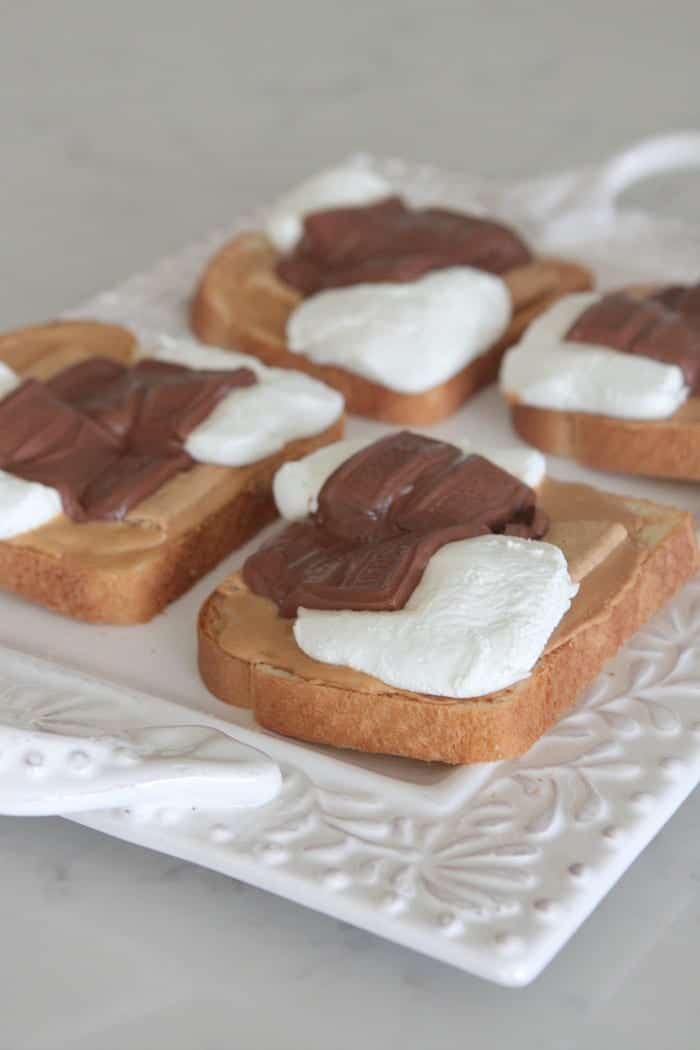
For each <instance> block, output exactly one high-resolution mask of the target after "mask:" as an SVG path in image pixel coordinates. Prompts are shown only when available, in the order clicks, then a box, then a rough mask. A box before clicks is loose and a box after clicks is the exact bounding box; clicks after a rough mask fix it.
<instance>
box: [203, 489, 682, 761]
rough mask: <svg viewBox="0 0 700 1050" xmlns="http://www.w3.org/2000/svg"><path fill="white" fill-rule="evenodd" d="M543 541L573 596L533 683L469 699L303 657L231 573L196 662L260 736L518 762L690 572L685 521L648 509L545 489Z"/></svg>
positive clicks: (210, 611) (281, 623)
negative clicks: (560, 562)
mask: <svg viewBox="0 0 700 1050" xmlns="http://www.w3.org/2000/svg"><path fill="white" fill-rule="evenodd" d="M538 503H539V504H540V505H541V506H543V507H544V509H545V510H546V511H547V513H548V515H549V517H550V522H551V524H550V530H549V532H548V535H547V536H546V537H545V539H548V540H549V541H550V542H553V543H556V544H558V545H559V546H561V547H562V549H563V550H564V551H565V553H566V555H567V560H568V563H569V569H570V572H571V574H572V575H573V576H575V577H578V578H579V579H580V580H581V585H580V588H579V592H578V594H577V595H576V597H575V598H574V600H573V602H572V605H571V608H570V609H569V612H568V613H567V614H566V616H565V617H564V619H563V620H562V621H561V623H560V624H559V626H558V627H557V629H556V630H555V632H554V634H553V635H552V637H551V639H550V641H549V643H548V646H547V648H546V650H545V652H544V653H543V655H542V656H541V657H540V659H539V661H538V662H537V664H536V665H535V668H534V669H533V671H532V673H531V675H530V676H529V677H528V678H526V679H524V680H522V681H520V682H518V683H517V684H515V685H514V686H512V687H510V688H508V689H503V690H501V691H499V692H497V693H493V694H491V695H488V696H482V697H478V698H477V699H473V700H449V699H444V698H438V697H433V696H427V695H423V694H417V693H411V692H407V691H402V690H398V689H395V688H393V687H391V686H387V685H385V684H383V683H382V682H380V681H378V680H377V679H375V678H372V677H371V676H368V675H365V674H361V673H359V672H357V671H353V670H351V669H349V668H346V667H338V666H334V665H330V664H323V663H320V662H318V661H316V660H313V659H311V658H309V657H308V656H306V654H305V653H303V652H302V651H301V650H300V649H299V647H298V646H297V644H296V642H295V640H294V636H293V634H292V624H293V621H292V620H285V619H282V618H281V617H279V616H278V615H277V608H276V606H275V605H274V604H273V603H272V602H271V601H269V600H268V599H266V598H262V597H260V596H258V595H256V594H253V593H252V592H251V591H250V590H248V588H247V587H246V585H245V583H244V582H243V580H242V578H241V576H240V574H234V575H232V576H230V577H229V578H228V579H227V580H225V581H224V582H223V583H222V584H221V585H220V586H219V588H218V589H217V590H216V591H215V592H214V594H212V595H211V596H210V598H209V599H208V600H207V602H206V603H205V605H204V607H203V608H202V611H201V614H200V618H199V667H200V672H201V675H202V677H203V679H204V682H205V683H206V685H207V686H208V688H209V689H210V690H211V691H212V692H213V693H214V694H215V695H216V696H218V697H220V698H221V699H222V700H226V701H228V702H229V703H234V704H238V705H240V706H249V707H252V708H253V709H254V711H255V716H256V718H257V720H258V721H259V723H260V724H261V725H263V726H264V727H266V728H267V729H271V730H274V731H276V732H279V733H283V734H285V735H287V736H292V737H297V738H299V739H302V740H309V741H313V742H316V743H321V744H333V745H336V746H338V747H347V748H355V749H358V750H361V751H367V752H380V753H385V754H394V755H405V756H408V757H411V758H418V759H423V760H426V761H440V762H448V763H452V764H458V763H470V762H488V761H493V760H496V759H501V758H509V757H513V756H515V755H519V754H522V753H523V752H524V751H526V750H527V749H528V748H529V747H530V746H531V745H532V744H533V743H534V741H535V740H537V739H538V737H540V736H541V735H542V734H543V733H544V732H545V731H546V730H547V729H548V728H549V727H550V726H551V725H553V724H554V722H556V721H557V719H558V718H559V717H561V715H562V714H563V713H564V712H565V711H566V710H567V709H568V708H570V707H571V705H572V704H573V703H574V701H575V699H576V697H577V696H578V694H579V692H580V691H581V689H582V688H583V687H584V686H585V685H586V683H587V682H589V681H590V680H591V679H592V678H594V677H595V675H597V674H598V672H599V671H600V669H601V668H602V666H603V665H604V663H605V661H606V660H608V659H609V658H610V657H611V656H612V655H613V654H614V653H615V652H616V651H617V650H618V649H619V648H620V646H621V645H622V644H623V642H624V641H625V640H626V639H627V638H629V637H630V635H632V634H633V633H634V632H635V631H636V630H637V629H638V628H639V626H640V625H641V624H642V623H644V621H645V620H647V619H648V618H649V617H650V616H651V615H652V614H653V613H654V612H655V611H656V610H657V609H658V608H659V607H660V606H662V605H663V604H664V602H666V601H667V600H668V599H669V598H670V597H671V595H672V594H673V593H674V592H675V591H676V590H677V589H678V588H679V587H680V586H681V584H682V583H683V582H684V581H685V580H687V579H688V578H689V577H690V576H691V575H692V574H693V572H694V571H695V568H696V564H697V558H698V551H697V542H696V538H695V532H694V527H693V521H692V517H691V515H690V514H688V513H686V512H685V511H681V510H678V509H675V508H672V507H666V506H660V505H658V504H654V503H650V502H648V501H645V500H637V499H630V498H626V497H619V496H615V495H611V494H608V493H603V492H598V491H597V490H595V489H592V488H589V487H588V486H584V485H575V484H566V483H563V482H556V481H552V480H545V481H544V482H543V485H542V486H541V488H540V491H539V497H538Z"/></svg>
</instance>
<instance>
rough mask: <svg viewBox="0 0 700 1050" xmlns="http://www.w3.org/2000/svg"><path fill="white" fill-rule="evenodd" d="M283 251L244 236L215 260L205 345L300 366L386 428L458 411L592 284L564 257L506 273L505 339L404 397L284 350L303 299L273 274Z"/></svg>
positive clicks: (201, 318)
mask: <svg viewBox="0 0 700 1050" xmlns="http://www.w3.org/2000/svg"><path fill="white" fill-rule="evenodd" d="M279 257H280V256H279V253H278V251H277V250H276V249H275V247H274V246H273V244H272V242H271V241H270V240H269V239H268V238H267V237H265V236H264V235H263V234H260V233H244V234H241V235H240V236H239V237H236V238H235V240H232V241H231V242H230V243H228V244H226V245H225V246H224V247H223V248H222V249H221V250H220V251H219V252H217V254H216V255H215V256H214V257H213V258H212V259H211V260H210V262H209V264H208V265H207V267H206V269H205V271H204V273H203V275H202V277H201V279H200V282H199V285H198V287H197V289H196V291H195V294H194V298H193V300H192V303H191V310H190V320H191V325H192V329H193V331H194V332H195V333H196V335H197V336H198V338H199V339H201V340H202V341H203V342H205V343H212V344H214V345H216V346H225V347H229V348H230V349H236V350H244V351H245V352H246V353H249V354H255V356H256V357H259V358H260V360H261V361H264V362H265V364H268V365H275V366H277V367H280V368H296V369H298V370H300V371H303V372H307V373H308V374H309V375H312V376H314V377H315V378H316V379H321V380H323V382H325V383H328V385H329V386H332V387H335V388H336V390H340V392H341V393H342V394H343V396H344V397H345V401H346V406H347V409H348V411H349V412H352V413H354V414H355V415H358V416H368V417H369V418H370V419H379V420H383V421H384V422H386V423H413V424H427V423H434V422H436V421H437V420H439V419H444V418H445V416H449V415H450V414H451V413H453V412H455V411H456V410H457V409H458V408H459V407H460V405H462V404H463V403H464V402H465V401H466V400H467V398H468V397H470V396H471V395H472V394H474V393H476V391H477V390H480V389H481V387H483V386H485V385H486V384H487V383H491V382H493V381H494V380H495V379H496V376H497V375H498V368H499V365H500V361H501V357H502V356H503V354H504V352H505V350H506V349H507V348H508V347H509V346H510V345H511V344H512V343H514V342H516V341H517V339H518V338H519V337H520V335H521V334H522V332H523V331H524V330H525V328H526V327H527V326H528V325H529V324H530V322H531V321H532V320H533V319H534V318H535V317H537V315H538V314H540V313H541V312H542V311H543V310H544V309H545V308H546V307H547V306H549V305H551V303H553V302H554V301H555V300H556V299H559V298H560V297H561V296H562V295H566V294H568V293H569V292H575V291H584V290H586V289H588V288H591V287H592V284H593V281H592V277H591V274H590V272H589V271H588V270H586V269H585V268H584V267H582V266H578V265H577V264H576V263H572V262H566V261H564V260H562V259H538V260H535V261H534V262H532V263H530V264H528V265H527V266H522V267H519V268H518V269H516V270H511V271H510V272H509V273H506V274H504V275H503V276H504V280H505V281H506V284H507V285H508V288H509V291H510V294H511V298H512V300H513V317H512V321H511V324H510V326H509V328H508V331H507V332H506V334H505V335H504V336H503V338H502V339H501V340H500V341H499V342H498V343H497V344H496V345H495V346H493V347H491V349H490V350H488V351H487V352H486V353H483V354H480V355H479V356H478V357H476V358H474V360H473V361H471V362H470V363H469V364H468V365H467V366H466V367H465V368H463V369H462V370H461V372H458V373H457V375H455V376H453V377H452V379H449V380H447V382H445V383H441V384H440V385H439V386H436V387H432V389H430V390H426V391H425V392H423V393H420V394H401V393H398V392H397V391H395V390H390V389H389V388H388V387H385V386H382V385H380V384H378V383H373V382H371V381H370V380H369V379H365V378H363V377H362V376H359V375H357V374H356V373H354V372H349V371H347V370H345V369H343V368H335V367H332V366H330V365H317V364H314V362H313V361H311V360H310V359H309V358H307V357H306V356H305V355H304V354H298V353H292V351H290V350H288V349H287V346H286V335H285V333H286V324H287V318H288V317H289V314H290V313H291V311H292V310H293V309H294V308H295V307H296V306H297V305H298V304H299V303H300V302H301V296H300V295H299V294H298V292H297V291H296V290H295V289H294V288H291V287H290V286H289V285H287V284H285V283H283V282H282V281H281V280H280V279H279V278H278V277H277V276H276V274H275V267H276V264H277V262H278V260H279Z"/></svg>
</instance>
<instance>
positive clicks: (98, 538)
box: [0, 321, 343, 624]
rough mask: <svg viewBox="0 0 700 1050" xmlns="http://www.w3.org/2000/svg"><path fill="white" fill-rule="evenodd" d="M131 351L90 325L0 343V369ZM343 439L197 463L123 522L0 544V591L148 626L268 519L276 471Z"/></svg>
mask: <svg viewBox="0 0 700 1050" xmlns="http://www.w3.org/2000/svg"><path fill="white" fill-rule="evenodd" d="M136 351H137V345H136V340H135V339H134V337H133V336H132V335H131V333H130V332H128V331H127V330H126V329H124V328H120V327H118V326H116V325H107V324H101V323H97V322H83V321H81V322H58V323H55V324H50V325H43V326H38V327H36V328H26V329H22V330H20V331H17V332H11V333H8V334H7V335H3V336H0V361H3V362H5V363H6V364H7V365H9V366H10V367H11V368H12V369H14V370H15V371H16V372H17V373H19V374H20V375H22V376H26V377H34V378H36V379H48V378H49V377H50V376H52V375H55V374H56V373H57V372H60V371H62V370H63V369H64V368H67V367H68V366H70V365H72V364H76V363H77V362H78V361H81V360H84V359H85V358H86V357H90V356H96V355H99V356H102V357H111V358H115V359H117V360H119V361H122V362H124V363H129V362H130V361H131V360H133V359H134V356H135V354H136ZM342 430H343V418H342V416H341V417H340V418H339V419H338V420H337V421H336V423H334V424H333V425H332V426H331V427H329V428H327V429H326V430H324V431H323V432H322V433H319V434H315V435H314V436H313V437H310V438H306V439H302V440H298V441H292V442H290V443H289V444H287V445H286V446H285V448H283V449H282V450H281V451H280V452H278V453H276V454H275V455H271V456H267V457H266V458H264V459H261V460H259V461H258V462H257V463H253V464H251V465H250V466H245V467H219V466H213V465H209V464H205V463H197V464H195V466H194V467H192V468H191V469H190V470H188V471H185V472H184V473H181V474H178V475H176V476H175V477H174V478H172V479H171V480H170V481H168V482H166V484H165V485H163V486H162V487H161V488H160V489H159V490H158V491H157V492H155V493H154V494H153V495H151V496H150V497H148V498H147V499H145V500H144V501H143V502H142V503H140V504H138V505H137V506H136V507H134V508H133V509H132V510H131V511H130V512H129V513H128V514H127V516H126V517H125V518H124V519H122V520H121V521H93V522H87V523H84V524H82V523H81V524H76V523H74V522H72V521H71V520H70V519H69V518H67V517H65V516H64V515H62V514H61V515H58V516H57V517H56V518H54V519H52V520H51V521H49V522H48V523H47V524H45V525H43V526H41V527H40V528H37V529H34V530H33V531H31V532H26V533H23V534H21V535H19V536H16V537H14V538H13V539H9V540H3V541H0V587H1V588H3V589H5V590H9V591H13V592H14V593H15V594H19V595H21V596H22V597H24V598H28V599H30V600H31V601H34V602H38V603H40V604H42V605H45V606H47V607H48V608H49V609H53V610H54V611H56V612H59V613H62V614H63V615H65V616H71V617H74V618H75V619H78V620H85V621H87V622H89V623H109V624H132V623H143V622H145V621H147V620H150V619H152V617H153V616H155V615H156V613H158V612H160V611H161V609H163V608H164V607H165V606H166V605H167V604H168V603H169V602H171V601H173V600H174V599H175V598H178V597H179V596H180V595H181V594H183V593H184V592H185V591H186V590H188V589H189V588H190V587H192V586H193V585H194V584H195V583H196V581H197V580H198V579H200V577H202V576H203V575H204V574H205V573H207V572H208V571H209V570H210V569H212V568H213V567H214V566H215V565H217V564H218V563H219V562H220V561H221V560H222V559H223V558H225V557H226V556H227V555H228V554H230V553H231V551H233V550H235V549H236V548H237V547H239V546H241V545H242V544H243V543H245V542H246V541H247V540H249V539H251V537H252V536H254V535H255V533H256V532H258V531H259V530H260V529H262V528H263V527H264V526H265V525H267V524H269V522H270V521H272V520H273V519H274V518H275V517H276V511H275V506H274V501H273V499H272V479H273V477H274V475H275V473H276V471H277V470H278V469H279V467H280V466H281V465H282V464H283V463H285V462H287V461H288V460H291V459H298V458H300V457H301V456H304V455H306V454H307V453H308V452H310V451H312V450H314V449H316V448H319V447H320V446H321V445H325V444H327V443H328V442H330V441H335V440H337V439H338V437H339V436H340V435H341V434H342Z"/></svg>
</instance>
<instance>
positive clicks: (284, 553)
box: [243, 431, 547, 617]
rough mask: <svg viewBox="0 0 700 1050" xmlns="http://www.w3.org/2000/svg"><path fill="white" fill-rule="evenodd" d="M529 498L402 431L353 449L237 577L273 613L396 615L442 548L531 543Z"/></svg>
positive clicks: (475, 460)
mask: <svg viewBox="0 0 700 1050" xmlns="http://www.w3.org/2000/svg"><path fill="white" fill-rule="evenodd" d="M546 528H547V519H546V517H545V515H544V514H543V513H542V512H541V511H539V510H538V508H537V507H536V506H535V494H534V492H533V491H532V489H530V488H528V487H527V485H524V484H523V483H522V482H521V481H518V479H517V478H514V477H513V476H512V475H511V474H508V473H506V471H504V470H501V469H500V468H499V467H497V466H495V465H494V464H493V463H491V462H489V460H486V459H483V458H482V457H481V456H475V455H471V456H464V455H463V454H462V453H461V452H460V450H459V449H458V448H455V446H454V445H448V444H446V443H445V442H442V441H434V440H433V439H431V438H427V437H422V436H420V435H419V434H411V433H409V432H407V431H403V432H401V433H398V434H391V435H389V437H386V438H382V439H381V440H379V441H376V442H375V443H374V444H372V445H370V446H369V447H368V448H364V449H361V450H360V451H359V452H357V453H356V454H355V455H354V456H351V457H350V459H348V460H346V462H345V463H343V464H341V466H340V467H338V469H337V470H336V471H335V472H334V473H333V474H331V476H330V477H329V478H328V479H327V480H326V482H325V484H324V485H323V487H322V488H321V491H320V493H319V498H318V510H317V512H316V513H315V514H314V515H312V516H311V517H310V518H307V519H306V520H305V521H303V522H297V523H295V524H293V525H290V526H288V527H287V528H286V529H285V530H284V532H282V533H281V534H280V535H279V536H276V537H275V538H274V539H272V540H271V541H270V542H269V543H267V544H265V545H264V546H263V547H261V548H260V550H258V551H257V552H256V553H255V554H253V555H252V556H251V557H250V558H248V560H247V561H246V563H245V565H244V568H243V575H244V578H245V580H246V583H247V584H248V586H249V587H250V588H251V590H253V591H255V592H256V593H257V594H262V595H264V596H265V597H267V598H271V599H272V600H273V601H274V602H275V603H276V604H277V606H278V608H279V611H280V613H281V615H282V616H287V617H289V616H294V615H295V614H296V611H297V609H298V608H299V606H300V605H301V606H304V607H305V608H309V609H360V610H361V609H364V610H382V609H384V610H387V609H388V610H392V609H401V608H403V606H404V605H405V604H406V602H407V601H408V599H409V598H410V596H411V594H412V593H413V591H414V590H415V588H416V587H417V586H418V583H419V582H420V580H421V577H422V575H423V572H424V571H425V567H426V565H427V564H428V561H429V560H430V558H431V557H432V556H433V554H435V552H436V551H438V550H439V549H440V547H443V546H444V545H445V544H446V543H452V542H453V541H455V540H463V539H469V538H470V537H474V536H481V535H486V534H488V533H491V532H499V533H507V534H509V535H516V536H523V537H525V538H533V539H538V538H539V537H540V536H543V535H544V532H545V531H546Z"/></svg>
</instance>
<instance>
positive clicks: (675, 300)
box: [649, 281, 700, 328]
mask: <svg viewBox="0 0 700 1050" xmlns="http://www.w3.org/2000/svg"><path fill="white" fill-rule="evenodd" d="M649 298H650V299H652V300H654V301H655V302H657V303H663V305H664V306H666V307H668V308H669V309H670V310H676V311H677V312H678V313H679V314H682V315H683V317H684V318H685V320H686V321H687V322H688V323H689V324H692V325H693V326H695V327H698V328H700V281H698V283H697V284H692V285H686V284H671V285H669V286H668V287H666V288H662V289H661V290H660V291H658V292H654V294H653V295H651V296H650V297H649Z"/></svg>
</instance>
